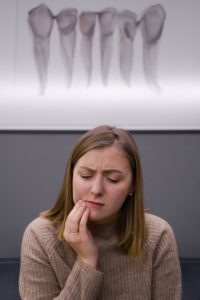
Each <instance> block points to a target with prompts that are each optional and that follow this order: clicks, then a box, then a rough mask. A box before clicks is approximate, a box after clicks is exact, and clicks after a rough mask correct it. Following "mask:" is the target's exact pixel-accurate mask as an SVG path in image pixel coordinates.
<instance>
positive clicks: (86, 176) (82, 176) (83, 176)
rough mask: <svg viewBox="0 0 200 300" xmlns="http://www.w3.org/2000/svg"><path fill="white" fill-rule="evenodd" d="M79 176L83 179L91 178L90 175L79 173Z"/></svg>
mask: <svg viewBox="0 0 200 300" xmlns="http://www.w3.org/2000/svg"><path fill="white" fill-rule="evenodd" d="M80 176H81V178H83V179H90V178H92V175H80Z"/></svg>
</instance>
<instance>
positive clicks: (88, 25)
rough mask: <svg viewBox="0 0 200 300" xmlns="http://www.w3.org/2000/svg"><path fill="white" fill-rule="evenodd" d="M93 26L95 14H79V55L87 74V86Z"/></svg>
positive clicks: (88, 83)
mask: <svg viewBox="0 0 200 300" xmlns="http://www.w3.org/2000/svg"><path fill="white" fill-rule="evenodd" d="M95 25H96V13H93V12H82V13H81V14H80V16H79V26H80V32H81V33H82V41H81V53H82V59H83V64H84V66H85V70H86V74H87V85H90V83H91V77H92V46H93V37H94V29H95Z"/></svg>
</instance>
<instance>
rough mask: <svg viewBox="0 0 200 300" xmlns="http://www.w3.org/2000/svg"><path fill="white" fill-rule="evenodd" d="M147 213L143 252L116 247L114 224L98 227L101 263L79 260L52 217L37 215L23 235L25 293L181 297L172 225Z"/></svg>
mask: <svg viewBox="0 0 200 300" xmlns="http://www.w3.org/2000/svg"><path fill="white" fill-rule="evenodd" d="M145 218H146V225H147V228H148V237H147V240H146V243H145V247H144V249H143V252H142V254H141V256H140V257H138V258H134V257H131V256H128V255H125V254H124V253H122V252H121V251H120V250H119V249H118V248H117V246H116V241H117V238H116V234H115V230H114V228H112V227H111V228H100V229H98V228H97V229H94V232H95V233H96V235H95V241H96V243H97V245H98V247H99V251H100V258H99V263H98V267H97V269H93V268H92V267H90V266H88V265H85V264H84V263H82V262H81V261H79V260H78V259H77V258H76V255H75V253H74V252H73V250H72V249H71V248H70V247H69V246H68V245H67V243H66V242H61V241H59V240H58V239H57V237H56V235H55V233H54V228H53V226H52V225H51V224H50V223H49V221H48V220H47V219H44V218H41V217H40V218H37V219H36V220H34V221H33V222H32V223H31V224H30V225H29V226H28V227H27V229H26V231H25V233H24V237H23V241H22V249H21V268H20V278H19V290H20V295H21V299H23V300H34V299H35V300H36V299H37V300H53V299H54V300H61V299H62V300H95V299H98V300H180V299H181V273H180V265H179V259H178V254H177V247H176V242H175V239H174V234H173V232H172V229H171V227H170V226H169V224H168V223H167V222H166V221H164V220H163V219H161V218H159V217H156V216H153V215H151V214H146V215H145ZM104 227H106V226H104ZM94 232H93V234H94Z"/></svg>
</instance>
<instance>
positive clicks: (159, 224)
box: [145, 213, 176, 248]
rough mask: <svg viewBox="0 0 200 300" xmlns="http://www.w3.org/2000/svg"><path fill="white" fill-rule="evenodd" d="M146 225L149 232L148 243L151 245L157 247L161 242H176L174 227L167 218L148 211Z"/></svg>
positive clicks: (169, 243) (173, 243)
mask: <svg viewBox="0 0 200 300" xmlns="http://www.w3.org/2000/svg"><path fill="white" fill-rule="evenodd" d="M145 225H146V232H147V238H146V244H147V245H148V246H149V247H152V248H155V247H156V246H157V245H158V244H160V243H161V242H162V243H165V244H166V245H167V244H168V245H175V244H176V242H175V237H174V232H173V229H172V227H171V225H170V224H169V223H168V222H167V221H166V220H164V219H162V218H160V217H158V216H155V215H152V214H150V213H146V214H145Z"/></svg>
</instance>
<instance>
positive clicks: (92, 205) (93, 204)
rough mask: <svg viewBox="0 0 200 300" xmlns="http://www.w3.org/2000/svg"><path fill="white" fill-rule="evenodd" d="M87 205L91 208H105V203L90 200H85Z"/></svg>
mask: <svg viewBox="0 0 200 300" xmlns="http://www.w3.org/2000/svg"><path fill="white" fill-rule="evenodd" d="M85 203H86V204H87V206H88V207H90V208H101V207H103V206H104V204H103V203H100V202H95V201H89V200H85Z"/></svg>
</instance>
